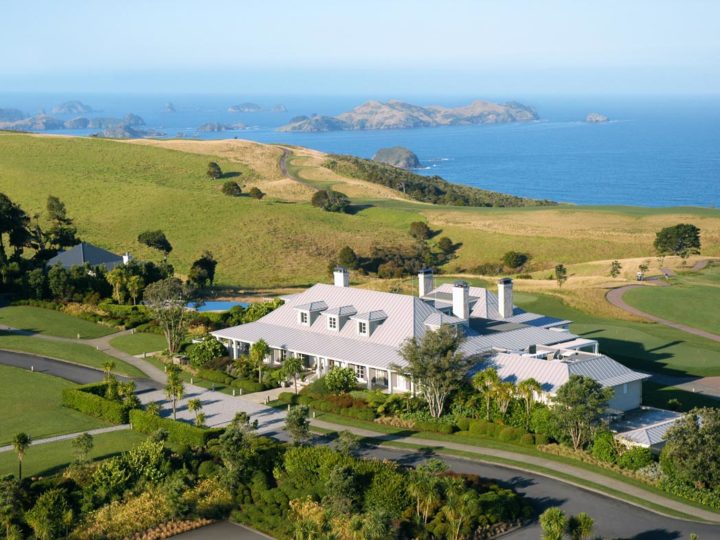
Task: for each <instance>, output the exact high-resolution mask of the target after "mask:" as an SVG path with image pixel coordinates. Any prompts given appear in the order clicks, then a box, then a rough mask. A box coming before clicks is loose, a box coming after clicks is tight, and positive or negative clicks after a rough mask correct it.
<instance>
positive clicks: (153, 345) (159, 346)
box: [110, 332, 167, 356]
mask: <svg viewBox="0 0 720 540" xmlns="http://www.w3.org/2000/svg"><path fill="white" fill-rule="evenodd" d="M110 345H112V346H113V347H115V348H116V349H119V350H121V351H123V352H126V353H128V354H132V355H133V356H135V355H138V354H142V353H149V352H157V351H162V350H163V349H167V342H166V341H165V338H164V337H163V336H161V335H159V334H145V333H142V332H139V333H137V334H126V335H124V336H118V337H116V338H113V339H112V340H110Z"/></svg>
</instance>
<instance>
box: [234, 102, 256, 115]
mask: <svg viewBox="0 0 720 540" xmlns="http://www.w3.org/2000/svg"><path fill="white" fill-rule="evenodd" d="M260 111H262V107H261V106H260V105H258V104H257V103H241V104H240V105H231V106H230V107H228V112H240V113H252V112H260Z"/></svg>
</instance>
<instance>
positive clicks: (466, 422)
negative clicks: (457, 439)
mask: <svg viewBox="0 0 720 540" xmlns="http://www.w3.org/2000/svg"><path fill="white" fill-rule="evenodd" d="M455 425H456V426H457V428H458V431H468V430H469V429H470V419H469V418H464V417H461V418H456V419H455Z"/></svg>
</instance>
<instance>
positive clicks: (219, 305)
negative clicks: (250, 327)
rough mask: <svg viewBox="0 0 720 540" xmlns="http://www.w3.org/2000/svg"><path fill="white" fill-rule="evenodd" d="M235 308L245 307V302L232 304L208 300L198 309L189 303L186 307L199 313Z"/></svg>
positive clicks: (231, 302) (230, 302)
mask: <svg viewBox="0 0 720 540" xmlns="http://www.w3.org/2000/svg"><path fill="white" fill-rule="evenodd" d="M235 306H242V307H247V306H248V303H247V302H233V301H229V300H228V301H223V300H208V301H207V302H203V304H202V305H201V306H200V307H196V306H195V302H190V303H189V304H188V305H187V307H189V308H190V309H194V310H196V311H199V312H201V313H202V312H204V311H229V310H230V309H232V308H234V307H235Z"/></svg>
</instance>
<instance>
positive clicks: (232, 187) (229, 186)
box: [222, 180, 242, 197]
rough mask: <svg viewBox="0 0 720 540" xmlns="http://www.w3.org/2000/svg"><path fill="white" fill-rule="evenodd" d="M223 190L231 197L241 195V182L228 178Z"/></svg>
mask: <svg viewBox="0 0 720 540" xmlns="http://www.w3.org/2000/svg"><path fill="white" fill-rule="evenodd" d="M222 192H223V193H224V194H225V195H228V196H229V197H239V196H240V195H242V188H241V187H240V184H238V183H237V182H235V181H233V180H228V181H227V182H225V183H224V184H223V186H222Z"/></svg>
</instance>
